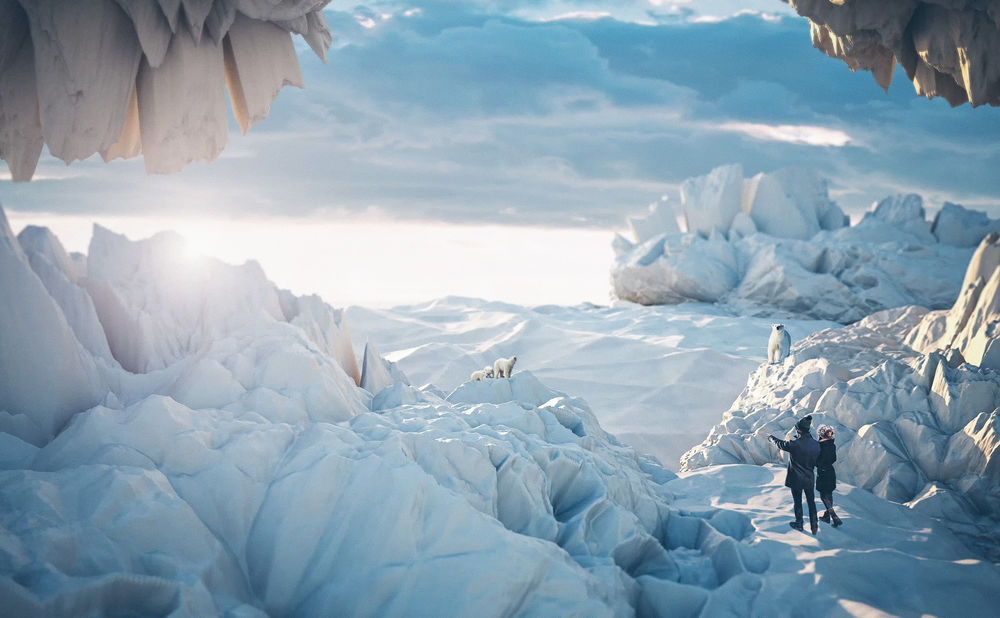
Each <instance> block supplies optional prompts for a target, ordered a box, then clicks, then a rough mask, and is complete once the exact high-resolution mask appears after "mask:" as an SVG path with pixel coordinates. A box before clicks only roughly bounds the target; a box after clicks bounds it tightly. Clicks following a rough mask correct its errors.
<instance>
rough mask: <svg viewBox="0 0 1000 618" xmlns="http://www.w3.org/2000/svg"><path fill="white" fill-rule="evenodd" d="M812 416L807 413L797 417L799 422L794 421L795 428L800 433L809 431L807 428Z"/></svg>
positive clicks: (810, 423) (809, 425) (810, 424)
mask: <svg viewBox="0 0 1000 618" xmlns="http://www.w3.org/2000/svg"><path fill="white" fill-rule="evenodd" d="M812 422H813V417H812V415H811V414H807V415H806V416H803V417H802V418H800V419H799V422H797V423H795V428H796V429H798V430H799V431H801V432H802V433H809V428H810V427H811V426H812Z"/></svg>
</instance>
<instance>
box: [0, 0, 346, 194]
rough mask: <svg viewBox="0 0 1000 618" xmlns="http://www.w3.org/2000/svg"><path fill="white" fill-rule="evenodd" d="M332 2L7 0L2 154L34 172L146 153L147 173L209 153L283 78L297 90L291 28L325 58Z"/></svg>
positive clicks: (262, 106)
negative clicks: (95, 157)
mask: <svg viewBox="0 0 1000 618" xmlns="http://www.w3.org/2000/svg"><path fill="white" fill-rule="evenodd" d="M328 1H329V0H326V1H324V0H305V1H303V0H267V1H262V0H86V1H80V2H69V1H64V0H44V1H43V0H3V1H2V2H0V159H3V160H5V161H6V162H7V165H8V167H9V168H10V172H11V176H12V178H13V180H14V181H28V180H31V178H32V176H33V175H34V172H35V167H36V165H37V163H38V158H39V156H40V154H41V151H42V146H43V145H45V146H47V147H48V149H49V152H50V153H52V155H53V156H55V157H58V158H60V159H62V160H63V161H65V162H66V163H72V162H73V161H77V160H82V159H85V158H87V157H89V156H91V155H92V154H94V153H100V155H101V156H102V157H103V158H104V160H105V161H110V160H112V159H116V158H130V157H135V156H139V155H140V154H141V155H143V162H144V164H145V167H146V170H147V172H150V173H158V174H163V173H171V172H176V171H179V170H180V169H181V168H183V167H184V166H185V165H187V164H188V163H190V162H192V161H196V160H203V161H211V160H213V159H215V158H216V157H217V156H218V155H219V153H220V152H221V151H222V149H223V148H225V146H226V141H227V139H228V131H227V122H228V116H227V109H226V107H227V106H226V98H227V96H226V94H227V92H228V98H229V100H230V103H231V106H232V109H233V115H234V116H235V118H236V122H237V124H238V125H239V127H240V129H241V131H242V132H243V133H246V131H247V130H248V129H249V127H251V126H253V125H254V124H256V123H257V122H259V121H260V120H262V119H263V118H265V117H266V116H267V114H268V111H269V109H270V106H271V103H272V102H273V101H274V99H275V97H276V96H277V95H278V91H280V90H281V89H282V88H283V87H284V86H286V85H293V86H297V87H300V88H301V87H303V82H302V74H301V71H300V69H299V62H298V57H297V56H296V54H295V48H294V45H293V42H292V35H293V34H298V35H301V36H302V37H303V39H304V40H305V41H306V42H307V43H308V44H309V46H310V47H311V48H312V49H313V51H314V52H315V53H316V54H317V55H318V56H319V57H320V58H325V55H326V52H327V50H328V49H329V47H330V44H331V34H330V29H329V26H328V25H327V23H326V18H325V17H323V7H324V6H325V5H326V4H327V2H328Z"/></svg>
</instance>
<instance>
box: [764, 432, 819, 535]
mask: <svg viewBox="0 0 1000 618" xmlns="http://www.w3.org/2000/svg"><path fill="white" fill-rule="evenodd" d="M811 425H812V416H803V417H802V418H801V419H799V421H798V422H797V423H795V431H796V432H797V433H798V436H797V437H796V438H795V439H794V440H787V441H786V440H782V439H780V438H777V437H775V436H773V435H772V436H768V437H767V439H768V440H770V441H771V442H774V444H775V445H777V447H778V448H780V449H781V450H783V451H788V472H787V473H786V474H785V487H788V488H790V489H791V490H792V503H793V504H794V507H795V521H793V522H789V523H788V525H789V526H791V527H792V528H795V529H796V530H802V527H803V526H802V494H803V493H805V495H806V505H807V506H808V507H809V524H810V528H811V530H812V533H813V534H816V533H817V532H819V523H818V522H817V517H816V496H815V494H814V493H813V483H814V482H815V476H814V473H813V470H814V468H815V467H816V460H817V458H819V451H820V449H819V442H817V441H816V440H815V439H814V438H813V437H812V434H810V433H809V427H810V426H811Z"/></svg>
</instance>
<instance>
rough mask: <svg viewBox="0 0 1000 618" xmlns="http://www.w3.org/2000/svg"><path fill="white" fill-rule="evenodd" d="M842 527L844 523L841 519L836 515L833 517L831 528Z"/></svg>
mask: <svg viewBox="0 0 1000 618" xmlns="http://www.w3.org/2000/svg"><path fill="white" fill-rule="evenodd" d="M842 525H844V522H843V521H841V519H840V518H839V517H837V516H836V515H834V516H833V527H834V528H836V527H837V526H842Z"/></svg>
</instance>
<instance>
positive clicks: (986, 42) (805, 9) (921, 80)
mask: <svg viewBox="0 0 1000 618" xmlns="http://www.w3.org/2000/svg"><path fill="white" fill-rule="evenodd" d="M785 2H787V3H788V4H790V5H791V6H792V7H793V8H794V9H795V10H796V12H798V13H799V15H802V16H804V17H808V18H809V30H810V33H811V36H812V43H813V46H814V47H816V48H817V49H819V50H821V51H823V53H825V54H827V55H828V56H831V57H833V58H838V59H840V60H843V61H844V62H845V63H846V64H847V66H849V67H850V68H851V70H852V71H856V70H858V69H861V70H863V71H871V72H872V75H873V76H874V77H875V81H877V82H878V84H879V85H880V86H882V87H883V88H884V89H886V90H887V91H888V89H889V84H890V83H891V82H892V77H893V73H895V69H896V63H897V62H898V63H899V64H901V65H902V66H903V70H904V71H905V72H906V77H907V78H909V79H910V81H912V82H913V88H914V89H915V90H916V92H917V94H920V95H923V96H926V97H927V98H932V97H944V98H945V99H946V100H947V101H948V103H950V104H951V105H952V106H953V107H954V106H956V105H961V104H962V103H965V102H966V101H969V102H970V103H971V104H972V106H973V107H975V106H977V105H983V104H987V103H988V104H990V105H1000V62H998V58H1000V5H998V4H997V3H996V2H989V1H984V0H905V1H897V2H845V1H844V0H785Z"/></svg>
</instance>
